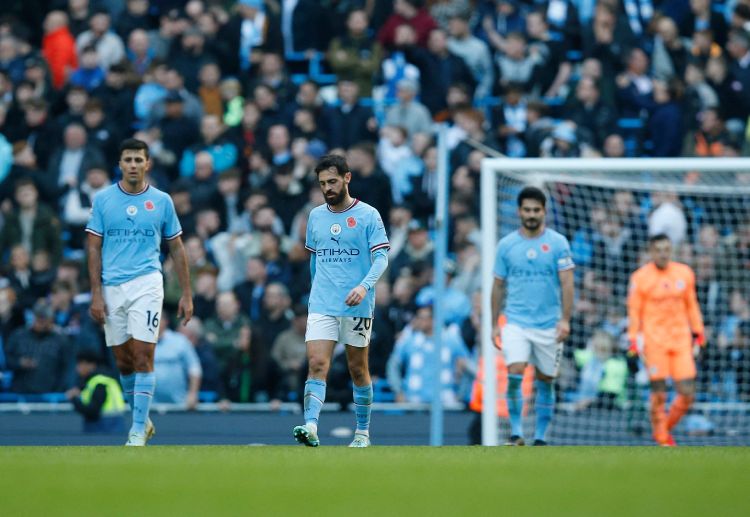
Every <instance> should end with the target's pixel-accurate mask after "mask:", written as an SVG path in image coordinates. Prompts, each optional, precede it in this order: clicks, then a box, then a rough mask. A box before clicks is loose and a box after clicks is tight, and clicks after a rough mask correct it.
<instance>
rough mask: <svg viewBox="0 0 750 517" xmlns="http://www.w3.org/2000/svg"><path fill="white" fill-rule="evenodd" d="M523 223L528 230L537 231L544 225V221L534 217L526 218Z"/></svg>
mask: <svg viewBox="0 0 750 517" xmlns="http://www.w3.org/2000/svg"><path fill="white" fill-rule="evenodd" d="M522 224H523V227H524V228H525V229H526V230H528V231H530V232H535V231H537V230H538V229H539V228H540V227H541V226H542V221H541V220H540V219H534V218H531V217H530V218H528V219H524V220H523V221H522Z"/></svg>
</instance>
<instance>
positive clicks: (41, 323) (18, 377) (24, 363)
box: [4, 300, 73, 393]
mask: <svg viewBox="0 0 750 517" xmlns="http://www.w3.org/2000/svg"><path fill="white" fill-rule="evenodd" d="M4 348H5V355H6V360H7V363H8V367H9V368H10V369H11V371H13V383H12V385H11V390H12V391H14V392H16V393H50V392H62V391H65V390H66V389H68V388H70V387H71V386H72V384H73V380H72V375H73V365H72V362H73V361H72V360H71V359H72V357H71V348H70V343H69V342H68V339H67V338H66V337H65V336H63V335H62V334H60V333H59V332H58V331H57V330H55V328H54V314H53V312H52V308H51V307H50V305H49V303H47V302H46V301H44V300H39V301H38V302H37V303H36V304H34V319H33V322H32V324H31V327H30V328H19V329H18V330H16V331H15V332H14V333H13V334H11V336H10V339H8V343H7V345H6V346H5V347H4Z"/></svg>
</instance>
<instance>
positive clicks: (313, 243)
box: [293, 155, 390, 447]
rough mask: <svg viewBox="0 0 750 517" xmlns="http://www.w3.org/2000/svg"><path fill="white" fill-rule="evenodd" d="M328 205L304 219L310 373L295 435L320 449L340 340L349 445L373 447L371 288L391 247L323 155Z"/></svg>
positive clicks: (320, 172)
mask: <svg viewBox="0 0 750 517" xmlns="http://www.w3.org/2000/svg"><path fill="white" fill-rule="evenodd" d="M315 173H316V174H317V176H318V183H319V184H320V189H321V190H322V191H323V195H324V196H325V200H326V203H325V204H324V205H321V206H319V207H316V208H314V209H313V210H312V211H311V212H310V216H309V218H308V220H307V236H306V239H305V248H307V250H308V251H310V252H311V253H312V256H311V257H310V271H311V273H312V289H311V291H310V307H309V315H308V317H307V332H306V335H305V342H306V344H307V359H308V363H309V371H308V377H307V382H305V392H304V418H305V424H304V425H300V426H297V427H295V428H294V431H293V434H294V438H295V439H296V440H297V441H298V442H300V443H304V444H305V445H307V446H310V447H317V446H318V445H320V440H319V439H318V418H319V416H320V409H321V408H322V406H323V402H324V401H325V396H326V377H327V376H328V369H329V367H330V364H331V355H332V353H333V349H334V347H335V346H336V344H337V343H341V344H343V345H345V346H346V358H347V361H348V363H349V373H350V374H351V377H352V381H353V382H354V408H355V413H356V420H357V429H356V431H355V433H354V440H353V441H352V442H351V444H350V445H349V446H350V447H368V446H369V445H370V435H369V428H370V409H371V406H372V381H371V380H370V371H369V367H368V363H367V352H368V346H369V344H370V332H371V330H372V316H373V312H374V308H375V284H376V283H377V281H378V279H379V278H380V276H381V275H382V274H383V272H384V271H385V270H386V268H387V267H388V254H387V250H388V248H390V244H389V243H388V237H387V236H386V233H385V226H384V225H383V220H382V219H381V217H380V214H378V211H377V210H375V209H374V208H373V207H371V206H370V205H368V204H366V203H363V202H361V201H359V200H357V199H353V198H352V197H351V196H350V195H349V182H350V181H351V178H352V174H351V172H350V171H349V166H348V165H347V163H346V160H344V158H343V157H341V156H336V155H327V156H324V157H323V158H321V160H320V162H319V163H318V164H317V165H316V166H315Z"/></svg>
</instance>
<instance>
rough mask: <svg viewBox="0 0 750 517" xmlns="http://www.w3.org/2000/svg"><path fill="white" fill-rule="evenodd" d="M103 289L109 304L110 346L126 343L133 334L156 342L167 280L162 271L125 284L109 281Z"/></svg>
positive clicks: (106, 331) (107, 327)
mask: <svg viewBox="0 0 750 517" xmlns="http://www.w3.org/2000/svg"><path fill="white" fill-rule="evenodd" d="M102 291H103V294H104V303H105V304H106V306H107V317H106V318H105V320H104V337H105V339H106V341H107V346H119V345H122V344H123V343H125V342H126V341H127V340H128V339H130V338H131V337H132V338H134V339H137V340H138V341H144V342H146V343H156V341H157V340H158V338H159V321H160V320H161V309H162V303H163V302H164V282H163V280H162V276H161V273H160V272H159V271H154V272H153V273H149V274H147V275H143V276H139V277H137V278H134V279H133V280H128V281H127V282H125V283H124V284H120V285H105V286H103V289H102Z"/></svg>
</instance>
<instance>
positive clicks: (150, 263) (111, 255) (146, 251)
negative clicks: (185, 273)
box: [86, 182, 182, 285]
mask: <svg viewBox="0 0 750 517" xmlns="http://www.w3.org/2000/svg"><path fill="white" fill-rule="evenodd" d="M86 231H87V232H89V233H93V234H94V235H98V236H99V237H101V238H102V284H104V285H120V284H123V283H125V282H127V281H128V280H132V279H134V278H137V277H139V276H143V275H146V274H148V273H152V272H154V271H161V261H160V260H159V255H160V248H161V240H162V238H164V239H167V240H171V239H174V238H176V237H178V236H179V235H180V234H182V227H181V226H180V221H179V220H178V219H177V213H176V212H175V209H174V204H173V203H172V198H171V197H169V194H166V193H165V192H162V191H161V190H158V189H156V188H154V187H152V186H150V185H147V186H146V188H145V189H143V190H142V191H141V192H139V193H138V194H130V193H128V192H125V191H124V190H123V189H122V187H121V186H120V183H119V182H118V183H116V184H114V185H112V186H111V187H108V188H107V189H105V190H102V191H101V192H99V193H98V194H97V195H96V196H94V200H93V206H92V208H91V217H90V218H89V222H88V224H87V225H86Z"/></svg>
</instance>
